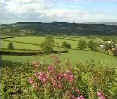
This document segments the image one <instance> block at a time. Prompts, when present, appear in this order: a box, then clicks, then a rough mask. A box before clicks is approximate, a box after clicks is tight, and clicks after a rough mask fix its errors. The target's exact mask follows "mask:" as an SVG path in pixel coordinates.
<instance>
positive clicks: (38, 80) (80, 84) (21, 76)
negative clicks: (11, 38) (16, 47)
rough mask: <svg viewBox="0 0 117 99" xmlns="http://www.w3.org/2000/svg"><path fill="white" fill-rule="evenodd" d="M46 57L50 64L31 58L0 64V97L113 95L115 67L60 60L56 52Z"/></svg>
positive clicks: (105, 97)
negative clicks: (3, 65) (19, 63)
mask: <svg viewBox="0 0 117 99" xmlns="http://www.w3.org/2000/svg"><path fill="white" fill-rule="evenodd" d="M50 58H52V60H53V63H51V64H43V62H38V61H34V62H32V64H22V65H21V66H19V65H18V64H16V66H14V67H3V68H2V69H1V72H2V77H1V84H2V88H1V89H0V91H1V92H0V93H1V95H2V99H7V98H12V99H16V98H23V97H25V98H32V99H33V98H38V99H50V98H51V99H56V98H57V99H97V98H98V97H103V98H100V99H114V98H112V96H113V94H112V88H113V87H114V86H115V73H116V72H115V69H113V68H107V67H97V66H96V65H95V64H93V63H91V64H77V65H75V66H72V65H71V63H70V61H69V60H67V61H66V62H64V64H63V63H61V60H60V59H59V58H58V57H57V56H50ZM9 66H12V64H9ZM115 95H116V94H114V96H115ZM27 96H28V97H27ZM6 97H7V98H6Z"/></svg>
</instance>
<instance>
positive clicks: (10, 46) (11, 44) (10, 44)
mask: <svg viewBox="0 0 117 99" xmlns="http://www.w3.org/2000/svg"><path fill="white" fill-rule="evenodd" d="M8 49H11V50H13V49H14V45H13V43H12V42H10V43H9V44H8Z"/></svg>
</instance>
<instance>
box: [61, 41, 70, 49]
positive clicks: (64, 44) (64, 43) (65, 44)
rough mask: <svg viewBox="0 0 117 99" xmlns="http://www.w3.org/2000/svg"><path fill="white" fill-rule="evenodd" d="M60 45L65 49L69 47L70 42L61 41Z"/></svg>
mask: <svg viewBox="0 0 117 99" xmlns="http://www.w3.org/2000/svg"><path fill="white" fill-rule="evenodd" d="M62 46H63V47H64V48H67V49H70V48H71V44H69V43H67V42H65V41H64V42H63V43H62Z"/></svg>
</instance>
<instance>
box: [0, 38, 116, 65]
mask: <svg viewBox="0 0 117 99" xmlns="http://www.w3.org/2000/svg"><path fill="white" fill-rule="evenodd" d="M110 38H111V37H110ZM44 39H45V37H44V36H24V37H14V38H8V39H4V40H2V48H6V49H7V47H8V44H9V42H12V43H13V45H14V48H15V50H17V49H26V50H36V51H38V50H41V48H40V44H41V43H42V42H43V41H44ZM80 39H84V40H86V41H87V42H88V41H89V40H94V41H96V42H101V41H102V39H101V38H100V37H95V36H91V37H87V36H64V37H61V36H54V40H55V45H56V46H55V48H54V49H55V50H61V49H63V48H61V45H62V42H64V41H66V42H68V43H69V44H71V47H72V48H71V49H69V51H68V52H67V53H60V54H54V55H56V56H58V57H60V59H61V60H62V61H63V60H64V61H65V60H66V59H70V61H71V62H72V63H73V64H77V63H80V62H81V63H92V62H94V63H96V64H97V65H99V64H100V65H103V66H114V67H115V66H117V61H116V60H117V57H115V56H111V55H106V54H104V53H100V52H94V51H91V50H89V49H87V50H79V49H78V41H79V40H80ZM51 55H52V54H50V55H46V54H43V55H34V56H11V55H3V56H2V59H3V60H7V61H13V62H24V63H25V62H32V61H43V59H44V60H47V62H46V61H45V62H46V63H48V62H50V61H51V59H50V56H51Z"/></svg>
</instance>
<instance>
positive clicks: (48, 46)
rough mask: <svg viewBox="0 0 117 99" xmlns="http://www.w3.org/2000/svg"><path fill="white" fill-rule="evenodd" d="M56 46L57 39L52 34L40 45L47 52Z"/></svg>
mask: <svg viewBox="0 0 117 99" xmlns="http://www.w3.org/2000/svg"><path fill="white" fill-rule="evenodd" d="M54 46H55V41H54V38H53V37H52V36H48V37H46V38H45V41H44V42H43V43H41V45H40V47H41V49H42V51H43V52H45V53H51V52H53V48H54Z"/></svg>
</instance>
